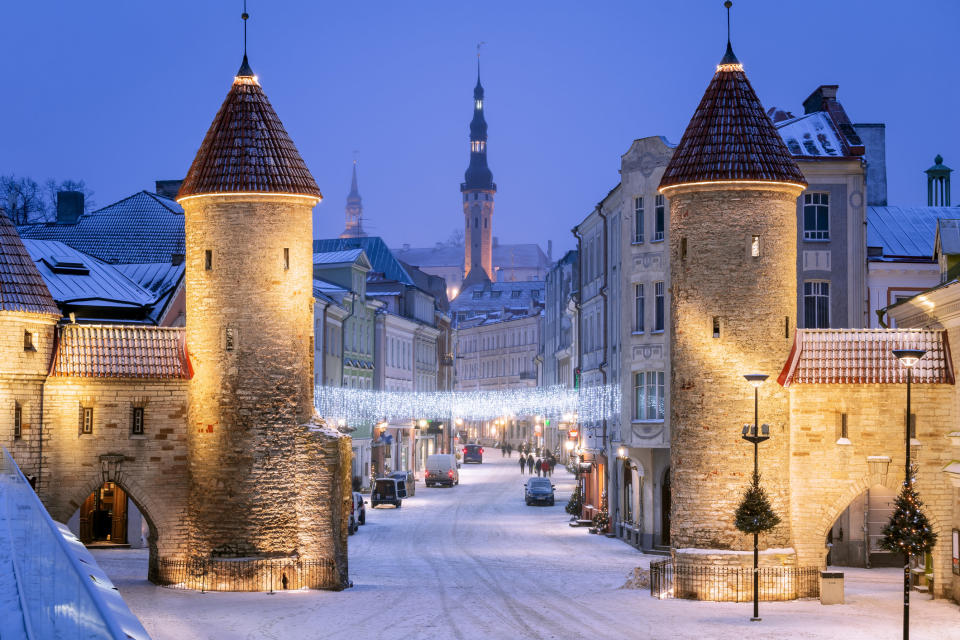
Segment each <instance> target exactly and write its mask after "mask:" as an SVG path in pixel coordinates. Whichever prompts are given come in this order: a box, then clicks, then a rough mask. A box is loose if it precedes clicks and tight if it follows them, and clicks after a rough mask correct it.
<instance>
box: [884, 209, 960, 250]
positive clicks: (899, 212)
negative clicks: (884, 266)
mask: <svg viewBox="0 0 960 640" xmlns="http://www.w3.org/2000/svg"><path fill="white" fill-rule="evenodd" d="M958 215H960V209H958V208H957V207H867V246H868V247H881V248H882V256H883V257H884V258H888V259H898V258H900V259H904V258H906V259H911V260H917V259H920V260H932V259H933V243H934V239H935V238H936V234H937V220H938V219H940V218H955V217H957V216H958ZM871 259H873V258H871Z"/></svg>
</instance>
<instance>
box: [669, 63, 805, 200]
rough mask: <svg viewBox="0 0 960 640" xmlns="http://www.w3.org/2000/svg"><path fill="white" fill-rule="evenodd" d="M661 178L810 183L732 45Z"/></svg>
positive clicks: (677, 181)
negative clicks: (761, 100) (773, 121)
mask: <svg viewBox="0 0 960 640" xmlns="http://www.w3.org/2000/svg"><path fill="white" fill-rule="evenodd" d="M728 54H729V55H728V56H725V57H724V63H723V64H720V65H718V66H717V71H716V73H714V75H713V80H711V82H710V85H709V86H708V87H707V91H706V93H704V95H703V99H702V100H701V101H700V105H699V106H698V107H697V110H696V111H695V112H694V114H693V118H692V119H691V120H690V124H689V125H687V130H686V131H685V132H684V133H683V138H682V139H681V140H680V144H678V145H677V148H676V150H675V151H674V152H673V157H672V158H671V159H670V163H669V164H668V165H667V168H666V170H665V171H664V173H663V178H662V179H661V180H660V188H661V189H662V188H664V187H669V186H674V185H680V184H688V183H694V182H705V181H713V180H720V181H737V180H759V181H764V182H790V183H794V184H800V185H806V184H807V182H806V180H805V179H804V177H803V173H801V171H800V168H799V167H798V166H797V163H796V161H795V160H794V159H793V158H792V157H791V155H790V151H789V150H788V149H787V145H785V144H784V142H783V139H782V138H781V137H780V136H779V134H778V133H777V130H776V129H775V128H774V126H773V123H772V122H771V121H770V118H769V117H768V116H767V114H766V113H765V112H764V110H763V106H762V105H761V104H760V100H759V99H758V98H757V94H756V93H754V91H753V87H752V86H750V81H749V80H747V76H746V74H745V73H744V72H743V66H742V65H740V64H739V62H737V61H736V58H734V57H733V52H732V51H731V50H730V49H729V47H728Z"/></svg>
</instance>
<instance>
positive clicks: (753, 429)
mask: <svg viewBox="0 0 960 640" xmlns="http://www.w3.org/2000/svg"><path fill="white" fill-rule="evenodd" d="M743 377H744V378H746V379H747V382H749V383H750V384H752V385H753V424H752V425H749V424H748V425H744V426H743V434H742V435H741V437H742V438H743V439H744V440H746V441H747V442H752V443H753V475H754V477H756V475H757V474H758V473H759V466H758V464H759V463H758V459H757V455H758V452H757V445H759V444H760V443H761V442H763V441H764V440H767V439H769V438H770V427H769V425H763V426H762V427H761V426H760V385H761V384H763V381H764V380H766V379H767V378H768V377H769V376H767V374H765V373H748V374H746V375H744V376H743ZM758 535H759V534H757V533H756V532H754V534H753V617H752V618H750V621H751V622H760V620H761V618H760V551H759V549H758V542H757V537H758Z"/></svg>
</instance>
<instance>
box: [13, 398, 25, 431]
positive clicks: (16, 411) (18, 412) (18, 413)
mask: <svg viewBox="0 0 960 640" xmlns="http://www.w3.org/2000/svg"><path fill="white" fill-rule="evenodd" d="M22 435H23V407H21V406H20V405H19V404H18V405H15V406H14V407H13V437H14V438H19V437H20V436H22Z"/></svg>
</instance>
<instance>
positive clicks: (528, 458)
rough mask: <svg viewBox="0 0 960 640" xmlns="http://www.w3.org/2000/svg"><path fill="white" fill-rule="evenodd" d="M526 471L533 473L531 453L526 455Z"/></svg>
mask: <svg viewBox="0 0 960 640" xmlns="http://www.w3.org/2000/svg"><path fill="white" fill-rule="evenodd" d="M527 472H528V473H529V474H530V475H533V454H532V453H531V454H530V455H528V456H527Z"/></svg>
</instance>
